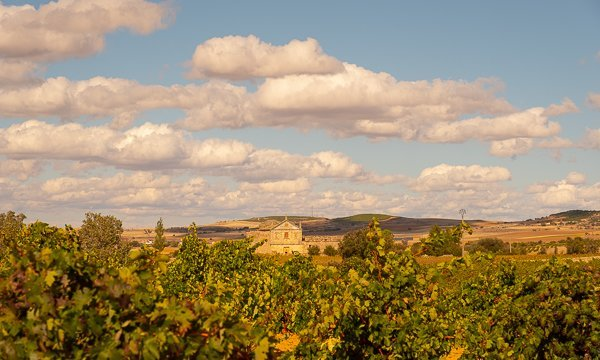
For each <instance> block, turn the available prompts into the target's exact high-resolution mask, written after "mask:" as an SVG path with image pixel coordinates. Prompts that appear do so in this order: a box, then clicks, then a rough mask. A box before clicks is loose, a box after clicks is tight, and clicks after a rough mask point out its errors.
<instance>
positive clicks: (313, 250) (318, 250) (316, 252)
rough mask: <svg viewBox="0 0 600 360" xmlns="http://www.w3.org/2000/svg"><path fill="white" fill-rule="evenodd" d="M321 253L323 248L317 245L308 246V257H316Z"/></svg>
mask: <svg viewBox="0 0 600 360" xmlns="http://www.w3.org/2000/svg"><path fill="white" fill-rule="evenodd" d="M320 253H321V248H319V247H318V246H317V245H309V246H308V255H311V256H316V255H319V254H320Z"/></svg>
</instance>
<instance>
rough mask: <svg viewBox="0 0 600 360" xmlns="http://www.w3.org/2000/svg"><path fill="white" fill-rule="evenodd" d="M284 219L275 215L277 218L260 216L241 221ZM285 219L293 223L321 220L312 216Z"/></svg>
mask: <svg viewBox="0 0 600 360" xmlns="http://www.w3.org/2000/svg"><path fill="white" fill-rule="evenodd" d="M285 218H286V216H279V215H277V216H261V217H253V218H250V219H245V220H242V221H267V220H275V221H283V220H284V219H285ZM287 218H288V220H290V221H293V222H298V221H309V220H318V219H322V218H318V217H313V216H287Z"/></svg>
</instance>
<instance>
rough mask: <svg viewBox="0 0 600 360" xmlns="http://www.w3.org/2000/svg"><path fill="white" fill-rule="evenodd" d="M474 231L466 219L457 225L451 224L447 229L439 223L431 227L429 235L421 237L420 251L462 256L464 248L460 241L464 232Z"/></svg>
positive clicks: (433, 254) (434, 254) (426, 253)
mask: <svg viewBox="0 0 600 360" xmlns="http://www.w3.org/2000/svg"><path fill="white" fill-rule="evenodd" d="M465 231H466V232H468V233H472V232H473V230H472V229H471V227H470V226H469V224H467V223H466V222H464V221H461V223H460V224H458V225H456V226H451V227H448V228H445V229H442V228H440V227H439V226H437V225H434V226H432V227H431V230H429V235H428V236H427V237H426V238H424V239H421V245H422V247H421V250H420V253H424V254H425V255H431V256H440V255H454V256H460V255H461V253H462V249H461V247H460V242H461V240H462V237H463V233H464V232H465Z"/></svg>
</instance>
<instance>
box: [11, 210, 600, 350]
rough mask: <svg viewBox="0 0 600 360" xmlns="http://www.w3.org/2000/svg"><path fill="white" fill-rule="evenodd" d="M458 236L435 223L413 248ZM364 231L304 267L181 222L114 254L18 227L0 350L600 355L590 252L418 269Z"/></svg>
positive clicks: (112, 249)
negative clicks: (174, 235) (175, 229)
mask: <svg viewBox="0 0 600 360" xmlns="http://www.w3.org/2000/svg"><path fill="white" fill-rule="evenodd" d="M466 231H469V227H468V225H467V224H465V223H462V224H460V225H458V226H455V227H452V228H450V229H446V230H444V231H442V230H439V229H438V230H436V231H434V232H432V234H431V235H430V236H429V237H428V238H426V239H423V241H422V248H421V251H422V252H423V253H425V252H435V250H436V249H440V248H443V247H448V246H450V245H452V244H456V243H457V242H460V239H461V237H462V235H463V233H464V232H466ZM365 232H366V236H367V238H368V241H369V243H368V248H367V251H366V253H365V255H364V256H362V257H350V258H347V259H344V261H342V262H341V263H339V264H334V265H315V264H314V262H313V261H311V258H310V257H304V256H294V257H291V258H290V259H289V260H287V261H285V263H283V264H280V263H277V262H276V261H275V260H274V259H272V258H269V257H261V256H258V255H256V254H255V253H254V251H255V249H256V248H257V247H258V246H259V245H260V244H255V243H253V241H252V240H251V239H246V240H240V241H221V242H219V243H216V244H215V245H212V246H209V245H208V244H207V242H206V241H204V240H202V239H200V238H199V236H198V234H197V230H196V228H195V226H193V225H192V226H191V227H190V229H189V233H188V234H187V235H186V236H185V237H184V239H183V242H182V245H181V247H180V249H179V250H178V251H177V252H176V254H174V255H166V254H162V253H161V252H160V251H158V250H157V249H155V248H152V247H149V246H144V247H142V248H139V249H133V250H131V251H129V252H128V253H125V256H123V254H124V252H123V249H122V248H121V247H120V245H119V244H112V243H108V245H107V249H108V250H106V248H105V251H103V252H102V253H98V252H94V251H92V250H90V248H86V245H85V244H86V243H85V242H84V241H82V239H81V238H80V237H81V234H80V232H79V231H76V230H74V229H72V228H70V227H65V228H56V227H51V226H48V225H47V224H44V223H41V222H36V223H33V224H30V225H27V226H25V225H23V226H22V227H21V228H20V229H19V230H18V231H14V232H12V233H10V234H8V235H7V234H4V235H2V238H1V240H2V248H1V249H0V358H6V359H15V358H16V359H20V358H58V359H64V358H75V359H81V358H99V359H120V358H135V359H139V358H141V359H165V358H173V359H179V358H203V359H212V358H217V359H218V358H234V359H246V358H256V359H270V358H303V359H313V358H319V359H361V358H420V359H422V358H442V357H446V356H448V354H452V356H454V358H456V357H458V356H460V357H461V358H465V359H470V358H511V359H512V358H521V359H532V358H534V359H535V358H539V359H546V358H589V359H595V358H600V261H599V260H592V261H589V262H572V261H568V260H566V261H565V260H558V259H556V258H552V259H551V260H549V261H545V262H521V263H516V262H514V261H511V260H499V259H497V258H493V257H492V256H489V255H481V254H475V255H470V256H465V257H460V258H459V257H455V258H453V259H452V260H449V261H447V262H444V263H440V264H430V265H422V264H419V262H417V260H416V259H417V256H418V255H419V254H413V253H411V252H410V251H402V252H400V251H398V250H397V249H396V251H394V250H389V249H388V247H386V244H385V239H384V235H383V232H382V230H381V228H380V227H379V224H378V222H377V221H376V220H374V221H372V222H371V224H370V225H369V226H368V228H367V229H365ZM117 250H118V251H117ZM99 254H100V255H99Z"/></svg>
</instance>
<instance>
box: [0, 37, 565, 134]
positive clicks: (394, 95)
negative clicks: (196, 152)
mask: <svg viewBox="0 0 600 360" xmlns="http://www.w3.org/2000/svg"><path fill="white" fill-rule="evenodd" d="M257 41H258V40H257ZM290 44H291V43H290ZM286 46H289V44H288V45H286ZM342 67H343V69H342V71H339V72H335V73H325V74H310V73H309V74H299V75H298V74H291V75H286V76H282V77H277V78H272V77H269V78H266V79H265V81H264V82H263V83H262V84H260V85H259V86H258V88H257V90H256V91H254V92H249V91H248V89H247V88H246V87H244V86H236V85H233V84H229V83H226V82H221V81H210V82H208V83H205V84H202V85H195V84H189V85H185V86H182V85H173V86H159V85H142V84H139V83H137V82H135V81H131V80H125V79H115V78H104V77H94V78H91V79H88V80H82V81H70V80H68V79H66V78H63V77H57V78H50V79H47V80H45V81H44V82H42V83H40V84H33V85H29V86H21V87H17V88H5V89H2V88H0V115H2V116H7V117H21V118H32V117H52V116H57V117H60V118H62V119H67V120H79V119H80V118H82V119H87V118H104V117H112V119H113V123H112V127H113V128H115V129H119V128H125V127H127V126H130V125H131V123H132V122H133V121H134V120H135V119H136V118H137V116H139V114H140V113H141V112H143V111H145V110H152V109H164V108H167V109H170V108H174V109H181V110H183V112H184V114H185V115H184V117H183V118H182V119H180V120H179V121H178V122H177V123H176V125H177V126H178V127H180V128H182V129H186V130H191V131H199V130H206V129H214V128H242V127H293V128H298V129H302V130H305V129H324V130H326V131H328V132H329V133H330V134H333V135H334V136H341V137H348V136H366V137H369V138H373V139H383V138H400V139H403V140H407V141H424V142H444V143H445V142H464V141H468V140H472V139H477V140H482V141H494V140H496V141H497V140H507V139H512V138H519V137H521V138H543V137H548V136H554V135H556V134H557V133H558V132H559V131H560V126H559V125H558V124H557V123H555V122H550V121H548V118H547V116H546V115H545V113H546V110H545V109H543V108H531V109H527V110H523V111H515V109H514V108H513V107H512V106H511V105H510V104H509V103H508V102H507V101H506V100H504V99H502V98H498V97H497V96H496V94H497V93H498V91H500V90H501V87H502V85H501V84H500V83H499V82H498V81H496V80H493V79H479V80H476V81H474V82H465V81H450V80H448V81H445V80H433V81H414V82H409V81H398V80H397V79H395V78H394V77H392V76H391V75H389V74H386V73H375V72H372V71H369V70H367V69H364V68H361V67H359V66H356V65H352V64H348V63H344V64H342ZM565 104H566V105H565ZM563 105H564V106H563V107H568V102H567V101H566V100H565V102H564V103H563ZM557 111H558V110H557ZM555 112H556V111H555ZM467 116H471V117H470V118H469V117H467ZM465 118H466V119H465Z"/></svg>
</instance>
